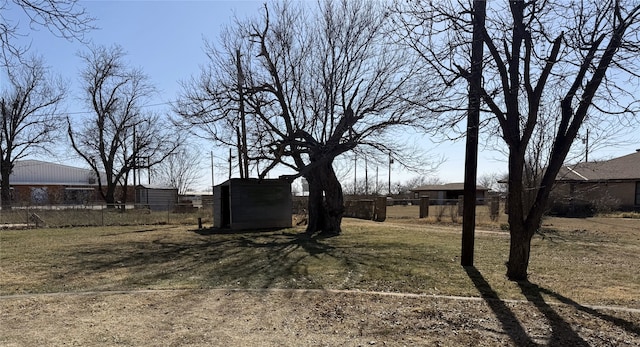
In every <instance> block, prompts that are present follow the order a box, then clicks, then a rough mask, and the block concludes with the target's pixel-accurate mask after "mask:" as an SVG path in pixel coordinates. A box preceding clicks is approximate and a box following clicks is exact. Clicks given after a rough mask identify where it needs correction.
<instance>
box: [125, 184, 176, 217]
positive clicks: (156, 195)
mask: <svg viewBox="0 0 640 347" xmlns="http://www.w3.org/2000/svg"><path fill="white" fill-rule="evenodd" d="M135 203H136V205H139V206H143V207H147V208H149V209H150V210H152V211H173V210H175V208H176V205H177V203H178V189H176V188H172V187H166V186H150V185H138V186H136V200H135Z"/></svg>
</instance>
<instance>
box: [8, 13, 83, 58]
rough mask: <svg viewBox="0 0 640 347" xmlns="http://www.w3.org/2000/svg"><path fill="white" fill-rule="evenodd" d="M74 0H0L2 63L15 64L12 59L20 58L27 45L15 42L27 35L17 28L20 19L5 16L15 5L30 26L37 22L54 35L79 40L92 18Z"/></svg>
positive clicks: (32, 26)
mask: <svg viewBox="0 0 640 347" xmlns="http://www.w3.org/2000/svg"><path fill="white" fill-rule="evenodd" d="M78 2H79V1H78V0H0V48H1V50H2V65H3V66H9V65H13V64H16V62H15V59H18V60H20V59H21V57H22V56H24V54H25V52H26V51H27V50H28V49H29V45H19V44H18V43H16V41H17V40H18V39H19V38H21V37H25V36H28V33H27V32H25V31H24V30H23V28H20V24H21V23H20V22H19V21H18V20H16V19H15V18H7V17H6V14H7V13H9V12H10V11H11V10H13V9H14V7H17V8H19V9H20V12H23V13H24V14H25V15H26V16H27V18H28V21H29V28H31V29H33V28H34V27H38V26H41V27H45V28H47V29H48V30H49V31H50V32H51V33H52V34H53V35H55V36H57V37H60V38H64V39H67V40H71V39H77V40H80V41H83V40H84V34H85V33H86V32H87V31H88V30H91V29H92V28H93V26H92V22H93V18H91V17H90V16H89V15H88V14H87V12H86V11H85V9H84V8H83V7H82V6H80V5H79V4H78ZM17 8H16V11H17ZM22 24H23V23H22Z"/></svg>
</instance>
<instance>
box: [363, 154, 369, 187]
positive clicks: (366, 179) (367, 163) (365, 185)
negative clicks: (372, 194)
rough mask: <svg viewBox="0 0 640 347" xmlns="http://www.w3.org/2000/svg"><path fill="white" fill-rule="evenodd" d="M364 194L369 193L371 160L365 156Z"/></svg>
mask: <svg viewBox="0 0 640 347" xmlns="http://www.w3.org/2000/svg"><path fill="white" fill-rule="evenodd" d="M364 195H369V162H368V161H367V156H366V155H365V157H364Z"/></svg>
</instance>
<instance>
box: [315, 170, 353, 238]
mask: <svg viewBox="0 0 640 347" xmlns="http://www.w3.org/2000/svg"><path fill="white" fill-rule="evenodd" d="M305 177H306V179H307V182H308V183H309V202H308V209H309V224H307V231H306V232H307V233H308V234H315V233H321V234H323V235H328V236H335V235H339V234H340V232H341V228H340V224H341V223H342V216H343V214H344V198H343V195H342V186H341V185H340V181H338V178H337V177H336V174H335V171H334V170H333V166H332V164H331V161H328V162H327V163H322V164H320V165H318V166H317V167H316V168H315V169H314V170H313V171H312V172H310V173H309V174H307V175H306V176H305Z"/></svg>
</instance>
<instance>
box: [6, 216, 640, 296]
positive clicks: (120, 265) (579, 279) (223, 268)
mask: <svg viewBox="0 0 640 347" xmlns="http://www.w3.org/2000/svg"><path fill="white" fill-rule="evenodd" d="M554 221H555V224H556V227H554ZM563 221H565V223H567V225H562V224H561V222H563ZM578 222H579V220H568V221H566V220H563V219H551V220H548V221H547V222H546V224H545V225H546V226H545V227H544V229H543V230H545V231H544V233H543V234H540V235H537V236H536V237H535V239H534V241H533V246H532V247H533V249H532V259H531V267H530V279H531V282H533V283H535V284H537V285H539V286H541V287H544V288H546V289H548V290H549V292H553V293H558V294H559V295H563V296H566V297H568V298H571V299H572V300H575V301H577V302H583V303H589V304H615V305H624V306H629V307H635V308H640V267H639V266H638V264H639V261H638V260H639V259H640V256H639V254H640V228H639V227H638V225H639V223H640V221H639V220H626V219H607V218H601V219H591V220H590V221H589V223H591V224H592V225H593V226H594V227H593V228H592V230H589V229H587V227H586V226H580V225H577V224H576V223H578ZM620 222H622V223H620ZM425 223H426V222H425ZM616 223H618V224H616ZM632 223H635V224H632ZM625 224H628V228H624V225H625ZM458 230H459V228H456V227H455V226H453V227H452V226H436V225H432V224H426V225H424V224H419V222H416V221H411V222H410V221H407V220H405V219H398V220H396V221H394V219H392V218H391V219H389V221H388V222H385V223H374V222H367V221H360V220H355V219H345V222H344V233H343V234H342V235H341V236H339V237H336V238H329V239H308V238H305V237H302V236H301V234H300V232H301V229H287V230H280V231H268V232H245V233H227V232H224V231H220V232H219V231H216V230H209V229H204V230H195V229H194V228H193V227H187V226H167V225H161V226H148V227H144V226H142V227H140V226H137V227H88V228H63V229H34V230H22V231H2V232H0V247H1V253H0V264H1V265H2V267H1V270H0V271H1V272H0V273H1V277H0V278H1V279H0V285H1V286H0V293H1V294H2V295H7V294H17V293H47V292H64V291H96V290H129V289H167V288H313V289H359V290H369V291H391V292H407V293H425V294H447V295H462V296H470V295H478V294H479V293H478V290H479V288H477V286H476V284H477V283H475V282H474V281H473V278H470V276H469V274H468V272H466V271H465V269H464V268H462V267H460V266H459V252H460V237H459V231H458ZM508 242H509V238H508V234H507V233H504V232H496V231H493V232H477V233H476V252H475V264H476V270H477V271H478V272H479V273H480V274H482V276H483V281H484V282H486V285H487V286H489V287H490V288H480V290H484V291H487V290H488V291H490V292H491V294H492V295H495V296H497V297H499V298H502V299H525V294H523V293H522V288H521V287H519V286H518V285H517V284H515V283H513V282H509V281H507V280H506V279H505V278H504V272H505V267H504V262H505V261H506V259H507V252H508ZM483 294H486V293H483Z"/></svg>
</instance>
